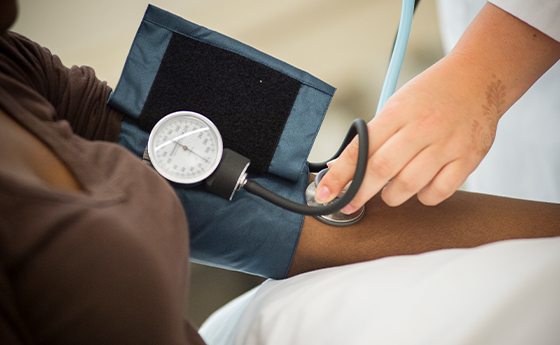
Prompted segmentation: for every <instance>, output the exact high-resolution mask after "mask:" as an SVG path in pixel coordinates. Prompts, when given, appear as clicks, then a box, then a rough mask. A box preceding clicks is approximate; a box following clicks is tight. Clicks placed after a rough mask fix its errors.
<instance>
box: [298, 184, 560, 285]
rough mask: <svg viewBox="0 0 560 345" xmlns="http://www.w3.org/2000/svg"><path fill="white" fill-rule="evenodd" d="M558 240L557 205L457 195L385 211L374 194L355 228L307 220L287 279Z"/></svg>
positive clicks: (414, 201) (413, 201)
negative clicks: (445, 252)
mask: <svg viewBox="0 0 560 345" xmlns="http://www.w3.org/2000/svg"><path fill="white" fill-rule="evenodd" d="M553 236H560V204H551V203H542V202H533V201H526V200H518V199H511V198H503V197H496V196H491V195H484V194H477V193H468V192H461V191H459V192H456V193H455V194H454V195H453V196H452V197H451V198H449V199H448V200H446V201H444V202H442V203H441V204H439V205H437V206H425V205H423V204H421V203H420V202H419V201H418V200H417V199H416V198H413V199H411V200H409V201H407V202H406V203H405V204H403V205H401V206H399V207H389V206H387V205H386V204H385V203H384V202H383V201H382V200H381V197H380V195H376V196H375V197H374V198H373V199H372V200H370V201H369V202H368V203H367V204H366V213H365V216H364V218H363V219H362V220H361V221H360V222H358V223H357V224H355V225H352V226H348V227H333V226H329V225H326V224H324V223H321V222H319V221H317V220H316V219H314V218H311V217H307V218H306V219H305V222H304V225H303V229H302V233H301V236H300V240H299V243H298V246H297V249H296V253H295V256H294V259H293V261H292V265H291V267H290V271H289V273H288V275H289V276H292V275H295V274H299V273H302V272H306V271H310V270H314V269H319V268H324V267H330V266H339V265H343V264H348V263H354V262H359V261H366V260H373V259H378V258H383V257H387V256H394V255H406V254H418V253H423V252H428V251H433V250H438V249H445V248H469V247H475V246H479V245H482V244H486V243H490V242H496V241H500V240H506V239H519V238H537V237H553Z"/></svg>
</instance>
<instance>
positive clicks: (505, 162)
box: [438, 0, 560, 202]
mask: <svg viewBox="0 0 560 345" xmlns="http://www.w3.org/2000/svg"><path fill="white" fill-rule="evenodd" d="M492 2H493V3H494V4H496V5H497V6H499V7H500V8H504V9H506V11H508V12H509V13H511V14H513V15H514V16H516V17H519V18H522V19H523V20H527V22H528V23H529V24H531V25H534V26H535V27H536V28H538V29H540V27H543V25H541V23H548V24H546V30H547V31H545V29H544V28H543V29H541V31H543V32H545V33H546V34H548V35H550V36H551V37H553V38H556V39H558V34H559V32H560V14H559V11H560V1H558V0H549V1H544V0H538V1H536V0H535V1H533V0H531V1H527V0H519V1H518V0H492ZM485 3H486V1H484V0H463V1H457V0H438V9H439V20H440V27H441V30H440V31H441V34H442V39H443V43H444V48H445V49H446V50H447V51H450V50H451V49H452V48H453V46H454V45H455V44H456V43H457V41H458V40H459V37H460V36H461V35H462V34H463V32H464V31H465V29H466V28H467V26H468V25H469V24H470V22H471V21H472V20H473V18H474V17H475V16H476V14H477V13H478V12H479V11H480V9H481V8H482V7H483V6H484V4H485ZM523 4H525V5H523ZM529 4H530V6H528V5H529ZM520 68H522V67H521V66H520ZM559 131H560V63H556V65H554V66H553V67H552V68H551V69H550V70H549V71H548V72H547V73H546V74H545V75H544V76H542V77H541V79H539V80H538V81H537V82H536V83H535V84H534V85H533V87H532V88H531V89H529V91H528V92H527V93H526V94H525V95H524V96H523V97H522V98H521V99H520V100H519V101H518V102H517V103H516V104H514V105H513V106H512V107H511V108H510V109H509V110H508V112H507V113H506V114H505V115H504V116H503V117H502V119H501V120H500V122H499V124H498V131H497V134H496V139H495V141H494V145H493V146H492V148H491V149H490V151H489V152H488V154H487V156H486V157H485V158H484V160H483V161H482V162H481V164H480V165H479V167H478V168H477V169H476V170H475V172H474V173H472V174H471V176H470V177H469V178H468V180H467V182H466V183H465V189H466V190H469V191H473V192H481V193H487V194H494V195H501V196H508V197H515V198H521V199H529V200H538V201H548V202H560V135H559V134H558V132H559Z"/></svg>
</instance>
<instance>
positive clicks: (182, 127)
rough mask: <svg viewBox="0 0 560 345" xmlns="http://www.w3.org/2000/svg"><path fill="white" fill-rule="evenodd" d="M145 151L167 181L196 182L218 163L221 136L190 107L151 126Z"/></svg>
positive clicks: (207, 120)
mask: <svg viewBox="0 0 560 345" xmlns="http://www.w3.org/2000/svg"><path fill="white" fill-rule="evenodd" d="M147 149H148V155H149V158H150V161H151V163H152V165H153V166H154V168H155V169H156V170H157V172H158V173H159V174H160V175H162V176H163V177H165V178H166V179H168V180H169V181H172V182H176V183H181V184H187V185H191V184H197V183H199V182H202V181H204V180H205V179H206V178H207V177H208V176H210V175H211V174H212V173H213V172H214V170H216V168H217V167H218V165H219V163H220V160H221V159H222V153H223V142H222V136H221V135H220V132H219V131H218V128H217V127H216V126H215V125H214V123H212V121H210V120H209V119H208V118H207V117H205V116H203V115H201V114H199V113H195V112H192V111H178V112H174V113H171V114H169V115H166V116H165V117H163V118H162V119H161V120H159V121H158V123H157V124H156V125H155V126H154V128H153V129H152V132H151V133H150V138H149V139H148V148H147Z"/></svg>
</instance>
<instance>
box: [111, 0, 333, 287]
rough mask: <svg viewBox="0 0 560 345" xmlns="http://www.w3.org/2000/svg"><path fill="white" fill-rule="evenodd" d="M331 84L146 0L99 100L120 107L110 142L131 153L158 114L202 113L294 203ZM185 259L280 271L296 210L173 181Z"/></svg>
mask: <svg viewBox="0 0 560 345" xmlns="http://www.w3.org/2000/svg"><path fill="white" fill-rule="evenodd" d="M334 91H335V89H334V88H333V87H331V86H330V85H328V84H326V83H324V82H322V81H320V80H319V79H317V78H315V77H313V76H311V75H310V74H308V73H306V72H304V71H301V70H299V69H297V68H295V67H293V66H290V65H288V64H286V63H284V62H282V61H279V60H277V59H275V58H273V57H271V56H268V55H266V54H264V53H262V52H260V51H258V50H256V49H254V48H251V47H249V46H247V45H245V44H243V43H240V42H238V41H236V40H233V39H231V38H229V37H226V36H224V35H222V34H219V33H217V32H214V31H211V30H209V29H206V28H204V27H201V26H198V25H196V24H193V23H191V22H188V21H186V20H184V19H182V18H180V17H177V16H175V15H173V14H171V13H168V12H166V11H163V10H161V9H159V8H157V7H155V6H151V5H150V6H149V7H148V9H147V11H146V13H145V15H144V18H143V20H142V23H141V25H140V27H139V29H138V32H137V34H136V37H135V39H134V41H133V44H132V47H131V49H130V52H129V55H128V58H127V60H126V62H125V66H124V69H123V72H122V75H121V78H120V80H119V83H118V85H117V87H116V88H115V91H114V92H113V93H112V94H111V97H110V99H109V105H111V106H113V107H115V108H117V109H119V110H121V111H123V112H124V113H126V114H127V115H129V116H128V117H125V119H124V120H123V123H122V126H121V135H120V138H119V143H120V144H121V145H123V146H125V147H127V148H128V149H130V150H131V151H133V152H134V153H136V154H137V155H138V156H141V155H142V153H143V151H144V148H145V147H146V144H147V140H148V136H149V132H150V130H151V129H152V127H153V126H154V125H155V123H156V122H157V121H158V120H159V119H160V118H162V117H163V116H165V115H167V114H169V113H171V112H174V111H177V110H190V111H195V112H198V113H201V114H203V115H205V116H206V117H208V118H210V119H211V120H212V121H213V122H214V124H215V125H216V126H217V127H218V129H219V131H220V134H221V135H222V138H223V142H224V147H225V148H230V149H232V150H233V151H236V152H238V153H240V154H242V155H244V156H246V157H247V158H249V159H250V160H251V165H250V171H249V172H250V176H249V177H250V178H251V179H254V180H256V181H257V182H259V183H260V184H262V185H264V186H265V187H267V188H269V189H271V190H272V191H274V192H276V193H277V194H280V195H282V196H284V197H286V198H288V199H291V200H293V201H296V202H300V203H304V202H305V200H304V190H305V187H306V186H307V181H308V177H309V170H308V168H307V157H308V155H309V151H310V150H311V146H312V145H313V142H314V140H315V137H316V135H317V132H318V130H319V127H320V125H321V123H322V121H323V118H324V115H325V113H326V110H327V108H328V106H329V104H330V101H331V99H332V96H333V94H334ZM176 191H177V194H178V196H179V198H180V199H181V201H182V203H183V206H184V207H185V210H186V214H187V218H188V220H189V230H190V234H191V257H192V260H193V261H195V262H200V263H204V264H208V265H212V266H217V267H222V268H227V269H233V270H240V271H243V272H247V273H252V274H257V275H261V276H265V277H272V278H283V277H285V275H286V273H287V270H288V268H289V265H290V263H291V259H292V257H293V254H294V251H295V247H296V246H297V241H298V239H299V233H300V231H301V227H302V224H303V218H304V217H303V216H301V215H297V214H293V213H290V212H288V211H285V210H282V209H280V208H278V207H276V206H273V205H271V204H269V203H268V202H266V201H263V200H261V199H259V198H257V197H255V196H253V195H251V194H248V193H246V192H244V191H240V192H238V193H236V195H235V197H234V200H233V201H231V202H229V201H226V200H222V199H220V198H218V197H216V196H213V195H211V194H209V193H207V192H206V191H204V190H203V189H202V188H194V189H182V188H176Z"/></svg>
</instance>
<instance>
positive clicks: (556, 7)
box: [489, 0, 560, 42]
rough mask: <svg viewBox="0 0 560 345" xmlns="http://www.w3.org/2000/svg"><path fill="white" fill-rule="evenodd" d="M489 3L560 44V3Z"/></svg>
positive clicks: (536, 0) (513, 0)
mask: <svg viewBox="0 0 560 345" xmlns="http://www.w3.org/2000/svg"><path fill="white" fill-rule="evenodd" d="M489 2H491V3H492V4H494V5H496V6H498V7H499V8H501V9H502V10H504V11H506V12H508V13H510V14H511V15H513V16H515V17H517V18H519V19H521V20H522V21H524V22H525V23H527V24H529V25H531V26H532V27H534V28H536V29H537V30H539V31H541V32H543V33H545V34H546V35H548V36H550V37H552V38H553V39H555V40H556V41H559V42H560V1H558V0H530V1H529V0H490V1H489Z"/></svg>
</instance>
